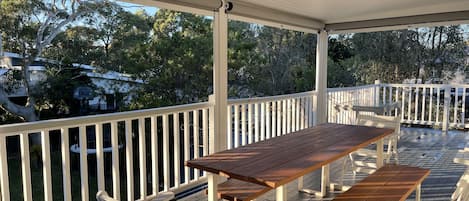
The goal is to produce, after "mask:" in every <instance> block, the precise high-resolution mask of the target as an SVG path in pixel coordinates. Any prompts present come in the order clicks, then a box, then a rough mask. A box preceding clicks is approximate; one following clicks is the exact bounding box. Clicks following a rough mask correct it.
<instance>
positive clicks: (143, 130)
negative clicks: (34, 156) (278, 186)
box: [0, 103, 212, 201]
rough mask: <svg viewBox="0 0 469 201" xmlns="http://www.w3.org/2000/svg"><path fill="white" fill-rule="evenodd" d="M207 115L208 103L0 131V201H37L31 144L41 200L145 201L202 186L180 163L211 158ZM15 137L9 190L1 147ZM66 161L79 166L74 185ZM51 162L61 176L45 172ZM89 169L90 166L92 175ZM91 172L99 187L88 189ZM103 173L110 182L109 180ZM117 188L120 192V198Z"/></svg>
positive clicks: (201, 177)
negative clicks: (100, 195)
mask: <svg viewBox="0 0 469 201" xmlns="http://www.w3.org/2000/svg"><path fill="white" fill-rule="evenodd" d="M211 108H212V106H211V105H210V104H209V103H197V104H190V105H182V106H172V107H164V108H157V109H149V110H140V111H132V112H121V113H113V114H107V115H96V116H85V117H78V118H70V119H58V120H49V121H40V122H33V123H21V124H11V125H4V126H0V133H1V134H0V184H1V192H2V197H1V198H2V199H1V200H2V201H9V200H10V196H15V197H16V196H20V195H23V199H24V200H28V201H29V200H36V199H33V197H32V196H33V195H32V193H33V190H32V189H33V187H32V183H33V182H32V181H33V180H35V181H36V180H37V179H38V178H31V172H32V169H31V162H30V159H31V154H30V150H31V147H32V146H31V145H32V144H37V146H40V151H41V154H40V155H42V158H41V163H42V175H43V182H42V186H39V187H38V186H35V188H42V190H43V192H44V200H62V198H61V197H62V196H61V197H53V196H54V194H53V191H54V192H63V200H72V195H73V197H75V196H76V197H81V200H84V201H85V200H95V195H96V192H97V191H101V190H108V192H112V193H110V194H111V195H112V197H113V198H114V199H116V200H145V199H147V198H148V197H155V196H156V195H157V194H158V193H159V192H161V191H175V192H177V191H181V190H184V189H185V188H189V187H191V186H193V185H196V184H200V183H201V182H204V179H205V178H204V174H203V173H201V172H199V171H198V170H194V169H190V168H187V167H186V166H184V161H186V160H189V159H193V158H197V157H200V156H202V155H206V154H208V153H209V152H208V151H209V150H208V137H209V136H208V135H209V133H208V132H209V127H208V122H209V119H208V118H209V116H208V114H209V110H210V109H211ZM58 134H59V135H58ZM18 136H19V138H20V150H21V162H20V163H21V171H22V172H21V177H22V182H20V183H21V184H20V185H21V186H10V184H11V183H16V182H11V181H12V180H17V178H13V176H12V177H9V165H8V163H9V162H14V161H12V160H9V159H8V158H9V153H8V152H7V146H10V144H8V145H7V143H6V142H7V139H9V138H14V137H18ZM74 137H76V138H78V140H75V138H74ZM51 138H60V144H61V145H60V147H61V149H60V152H61V153H58V151H53V152H52V153H51ZM134 141H135V142H134ZM69 142H72V144H70V143H69ZM73 143H75V144H73ZM70 145H71V146H70ZM120 152H123V153H120ZM134 152H135V153H134ZM71 154H72V156H71ZM109 154H110V156H109ZM56 155H59V156H56ZM71 157H72V159H73V158H76V157H77V158H79V167H80V168H79V169H80V174H79V175H80V177H79V178H73V177H72V175H76V174H72V172H71V167H75V166H78V164H73V160H71ZM51 158H60V160H59V161H61V165H62V166H61V170H55V169H54V174H53V172H52V171H53V170H52V167H55V166H56V164H55V165H52V164H51ZM106 159H109V160H106ZM137 161H138V162H137ZM57 162H58V161H57ZM121 162H122V163H125V165H121ZM89 163H96V165H94V167H93V166H92V165H89ZM105 163H111V164H112V165H109V167H111V168H108V169H106V170H105V167H107V166H108V165H106V164H105ZM51 165H52V166H51ZM89 170H92V171H93V172H96V177H97V179H96V180H97V184H96V183H95V184H91V183H92V182H91V181H94V179H93V180H92V179H89V176H90V174H89V172H88V171H89ZM10 171H11V169H10ZM33 171H37V170H36V169H35V170H33ZM55 171H57V172H62V175H60V174H58V173H56V172H55ZM105 173H106V174H107V175H111V176H109V178H107V177H106V176H105ZM57 175H59V176H60V177H62V183H63V184H62V185H61V186H60V185H58V186H57V185H54V186H53V180H54V177H57ZM124 175H125V177H124ZM90 178H91V177H90ZM18 179H19V178H18ZM72 180H75V181H77V180H80V183H81V185H80V188H79V189H72V184H71V183H72V182H71V181H72ZM55 183H56V182H55ZM121 185H122V186H123V187H124V188H125V189H126V190H125V192H121V190H120V189H121ZM90 186H97V187H95V188H94V189H93V188H90ZM53 187H54V189H53ZM106 188H108V189H106ZM18 189H19V191H21V189H22V192H18ZM11 190H16V191H15V192H17V194H12V191H11ZM90 191H91V192H90ZM147 192H149V193H147ZM35 196H38V195H35ZM124 196H126V197H127V198H124ZM37 199H40V198H37Z"/></svg>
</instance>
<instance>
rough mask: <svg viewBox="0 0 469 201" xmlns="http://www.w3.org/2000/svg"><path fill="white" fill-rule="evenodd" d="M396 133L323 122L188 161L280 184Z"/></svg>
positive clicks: (195, 165) (255, 180)
mask: <svg viewBox="0 0 469 201" xmlns="http://www.w3.org/2000/svg"><path fill="white" fill-rule="evenodd" d="M392 133H393V130H392V129H385V128H374V127H366V126H352V125H341V124H321V125H318V126H314V127H312V128H307V129H304V130H301V131H297V132H294V133H291V134H288V135H284V136H280V137H275V138H271V139H269V140H266V141H261V142H258V143H254V144H249V145H246V146H243V147H238V148H235V149H231V150H226V151H222V152H218V153H215V154H212V155H209V156H205V157H202V158H198V159H194V160H190V161H187V162H186V165H187V166H189V167H193V168H198V169H200V170H205V171H207V172H211V173H215V174H219V175H222V176H226V177H230V178H235V179H239V180H244V181H248V182H252V183H257V184H261V185H265V186H268V187H271V188H277V187H279V186H281V185H283V184H286V183H288V182H290V181H293V180H295V179H296V178H298V177H300V176H303V175H305V174H307V173H309V172H312V171H314V170H316V169H318V168H321V167H322V166H323V165H326V164H329V163H331V162H332V161H334V160H337V159H339V158H341V157H343V156H346V155H347V154H349V153H351V152H353V151H355V150H357V149H360V148H363V147H365V146H367V145H369V144H371V143H373V142H375V141H377V140H380V139H382V138H384V137H386V136H388V135H390V134H392Z"/></svg>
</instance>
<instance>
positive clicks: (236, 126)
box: [233, 105, 239, 147]
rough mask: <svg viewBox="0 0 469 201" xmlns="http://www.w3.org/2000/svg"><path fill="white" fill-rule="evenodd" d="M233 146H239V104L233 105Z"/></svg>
mask: <svg viewBox="0 0 469 201" xmlns="http://www.w3.org/2000/svg"><path fill="white" fill-rule="evenodd" d="M233 137H234V147H239V105H234V135H233Z"/></svg>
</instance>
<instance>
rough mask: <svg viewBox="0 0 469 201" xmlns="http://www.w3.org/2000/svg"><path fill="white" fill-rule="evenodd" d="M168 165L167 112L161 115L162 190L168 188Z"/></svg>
mask: <svg viewBox="0 0 469 201" xmlns="http://www.w3.org/2000/svg"><path fill="white" fill-rule="evenodd" d="M169 168H170V166H169V121H168V114H164V115H163V182H164V187H163V189H164V191H168V190H169V188H170V177H169V176H170V173H169V171H170V169H169Z"/></svg>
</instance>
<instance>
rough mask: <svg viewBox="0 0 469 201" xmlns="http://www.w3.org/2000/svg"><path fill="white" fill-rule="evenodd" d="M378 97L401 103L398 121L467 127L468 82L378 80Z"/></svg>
mask: <svg viewBox="0 0 469 201" xmlns="http://www.w3.org/2000/svg"><path fill="white" fill-rule="evenodd" d="M379 87H380V89H379V101H380V102H384V101H397V102H399V103H400V104H401V106H400V107H401V108H400V111H397V113H400V114H401V122H402V123H407V124H416V125H429V126H436V127H442V128H445V126H446V127H450V128H469V124H466V123H465V119H466V117H467V116H468V115H467V114H466V111H465V108H466V107H469V105H468V104H469V102H468V103H467V102H466V101H469V100H466V96H467V95H469V94H468V92H469V90H468V89H469V85H460V84H451V85H444V84H380V85H379Z"/></svg>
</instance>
